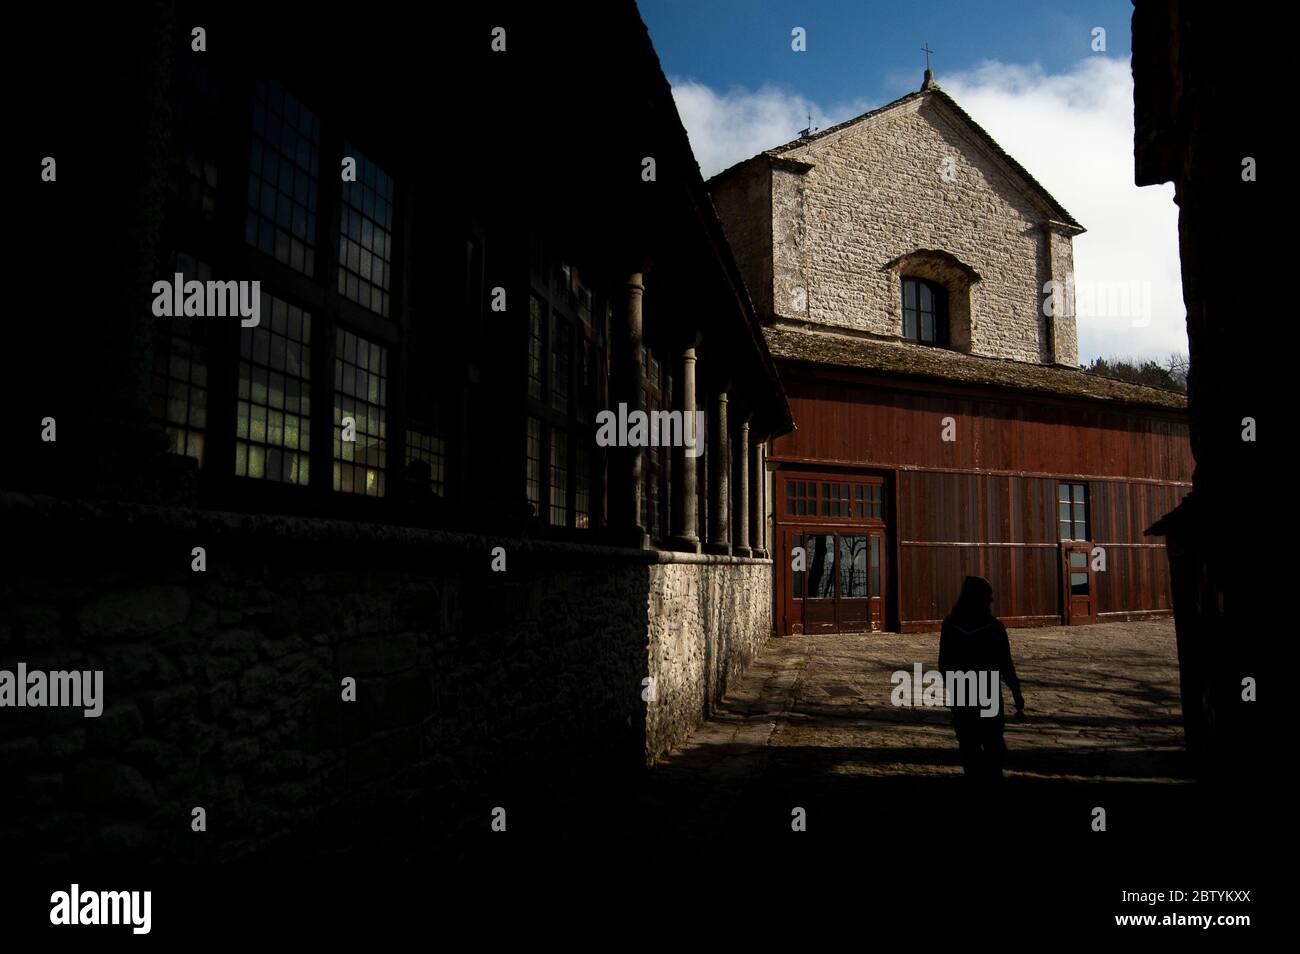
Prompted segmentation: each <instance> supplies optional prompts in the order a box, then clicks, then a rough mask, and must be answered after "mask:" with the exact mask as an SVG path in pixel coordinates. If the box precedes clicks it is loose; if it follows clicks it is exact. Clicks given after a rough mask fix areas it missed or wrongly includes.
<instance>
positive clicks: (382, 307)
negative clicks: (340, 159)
mask: <svg viewBox="0 0 1300 954" xmlns="http://www.w3.org/2000/svg"><path fill="white" fill-rule="evenodd" d="M343 151H344V155H347V156H351V157H352V158H353V159H355V160H356V161H357V180H356V181H355V182H344V183H343V204H342V207H341V208H340V211H339V277H338V290H339V294H341V295H343V296H345V297H346V298H348V299H350V300H352V301H354V302H356V303H357V304H358V305H360V306H361V307H363V308H369V309H370V310H371V311H373V312H376V313H377V314H380V315H383V316H384V317H385V318H387V317H388V316H389V309H390V306H391V296H390V295H389V292H390V290H391V289H392V282H393V268H392V262H393V180H392V178H391V177H390V176H388V175H387V174H385V173H384V171H383V170H382V169H380V168H379V167H378V166H377V165H375V164H374V163H373V162H371V161H370V160H369V159H367V158H366V157H365V156H364V155H362V154H361V153H360V152H358V151H357V150H356V149H354V148H353V147H352V146H351V145H350V144H347V143H345V144H344V146H343Z"/></svg>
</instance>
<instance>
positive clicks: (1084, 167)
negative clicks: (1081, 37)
mask: <svg viewBox="0 0 1300 954" xmlns="http://www.w3.org/2000/svg"><path fill="white" fill-rule="evenodd" d="M941 82H942V85H943V88H944V90H945V91H946V92H948V93H949V94H950V95H951V96H952V97H953V98H954V99H956V100H957V102H958V103H960V104H961V106H962V108H963V109H965V110H966V111H967V112H968V113H970V115H971V116H972V117H973V118H974V119H975V121H976V122H978V123H979V124H980V125H981V126H983V127H984V128H985V129H986V130H987V131H988V132H989V134H990V135H992V136H993V138H994V139H996V140H997V141H998V143H999V144H1000V145H1001V146H1002V147H1003V148H1004V149H1005V150H1006V151H1007V152H1008V153H1010V154H1011V155H1012V156H1014V157H1015V158H1016V160H1017V161H1018V162H1019V163H1020V164H1021V165H1022V166H1024V167H1025V168H1026V169H1027V170H1029V172H1030V173H1031V174H1032V175H1033V176H1034V177H1035V178H1036V179H1037V180H1038V181H1039V182H1041V183H1042V184H1043V186H1044V187H1045V188H1046V189H1047V190H1048V191H1049V192H1051V193H1052V195H1054V196H1055V197H1056V198H1057V200H1058V201H1059V202H1060V203H1061V204H1062V205H1064V206H1065V207H1066V208H1067V209H1069V210H1070V212H1071V213H1072V214H1073V215H1074V217H1075V218H1076V219H1078V220H1079V221H1080V222H1081V223H1083V225H1084V226H1085V227H1086V228H1087V229H1088V231H1087V232H1086V233H1084V234H1083V235H1080V236H1078V237H1077V238H1075V240H1074V271H1075V277H1076V280H1077V281H1078V282H1079V283H1080V284H1081V285H1088V284H1091V285H1093V286H1094V287H1095V286H1097V285H1102V284H1107V285H1111V286H1119V285H1126V286H1127V285H1129V284H1130V283H1133V282H1136V283H1138V287H1139V288H1141V289H1143V290H1144V291H1145V290H1147V289H1149V293H1150V303H1151V312H1150V320H1149V323H1145V324H1144V323H1142V322H1143V319H1141V318H1139V319H1137V320H1136V321H1135V319H1134V318H1132V317H1104V316H1097V315H1094V316H1083V315H1081V316H1080V317H1079V319H1078V325H1079V352H1080V358H1081V359H1082V360H1085V361H1086V360H1089V359H1091V358H1093V357H1096V356H1110V355H1120V356H1132V357H1143V358H1148V357H1149V358H1162V357H1164V356H1165V355H1167V354H1168V353H1170V352H1171V351H1181V352H1185V351H1186V350H1187V333H1186V326H1185V314H1186V312H1185V309H1184V307H1183V297H1182V282H1181V279H1180V275H1179V264H1178V210H1177V206H1175V205H1174V201H1173V187H1172V186H1170V185H1165V186H1154V187H1153V186H1148V187H1145V188H1141V189H1139V188H1138V187H1137V186H1135V185H1134V184H1133V82H1132V77H1131V75H1130V73H1129V66H1128V63H1127V62H1126V61H1122V60H1115V59H1110V58H1107V57H1101V56H1097V57H1091V58H1088V59H1084V60H1081V61H1079V62H1078V63H1077V64H1076V65H1075V66H1074V67H1072V68H1071V69H1069V70H1067V71H1066V72H1063V73H1056V74H1050V75H1049V74H1047V73H1045V72H1044V71H1043V70H1042V68H1041V67H1039V66H1038V65H1037V64H1034V65H1029V66H1025V65H1015V64H1005V63H1000V62H996V61H990V62H985V63H983V64H981V65H980V66H978V67H976V68H974V69H972V70H969V71H966V72H964V73H951V74H946V75H945V76H943V77H942V78H941ZM673 94H674V96H675V98H676V100H677V108H678V111H679V112H680V113H681V116H682V122H683V123H684V124H685V126H686V129H687V131H688V132H689V134H690V137H691V145H692V147H693V148H694V150H695V155H696V158H697V159H698V160H699V163H700V168H701V170H702V171H703V173H704V174H705V175H706V176H710V175H713V174H715V173H717V172H720V171H721V170H722V169H725V168H726V167H727V166H730V165H732V164H734V163H736V162H739V161H741V160H742V159H746V158H748V157H749V156H752V155H754V154H756V153H758V152H761V151H762V150H764V149H770V148H771V147H772V146H776V145H779V144H781V143H783V142H787V141H789V140H790V139H792V138H794V137H795V136H796V135H797V134H798V131H799V130H800V129H802V128H803V127H804V126H805V125H807V114H808V113H809V112H811V113H812V114H813V117H814V119H813V122H814V124H815V125H816V126H819V127H825V126H829V125H832V124H833V123H836V122H839V121H841V120H844V119H847V118H849V117H851V116H854V115H857V114H859V113H862V112H865V111H866V110H867V109H869V108H872V106H873V105H880V104H878V103H877V104H865V103H862V102H856V103H844V104H837V105H830V106H825V107H823V106H820V105H818V104H817V103H814V102H812V101H810V100H808V99H807V98H806V97H803V96H800V95H798V94H796V93H792V92H789V91H786V90H782V89H780V88H777V87H772V86H764V87H761V88H760V89H757V90H748V89H744V88H741V87H735V88H732V89H730V90H727V91H726V92H718V91H716V90H714V89H712V88H711V87H709V86H705V85H703V84H701V83H697V82H695V81H692V80H674V81H673Z"/></svg>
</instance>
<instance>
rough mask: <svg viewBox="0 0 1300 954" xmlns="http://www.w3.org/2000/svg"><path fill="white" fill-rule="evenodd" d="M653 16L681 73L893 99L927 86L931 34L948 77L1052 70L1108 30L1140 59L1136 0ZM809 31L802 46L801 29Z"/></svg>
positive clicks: (672, 9) (817, 0)
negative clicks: (1001, 68)
mask: <svg viewBox="0 0 1300 954" xmlns="http://www.w3.org/2000/svg"><path fill="white" fill-rule="evenodd" d="M638 7H639V9H640V10H641V16H642V19H644V20H645V22H646V26H647V27H649V29H650V36H651V38H652V39H653V40H654V44H655V49H656V50H657V51H658V53H659V59H660V62H662V63H663V67H664V72H665V73H667V74H668V75H669V76H683V77H690V78H692V79H695V80H697V81H699V82H702V83H706V84H708V85H710V86H713V87H723V88H725V87H728V86H732V85H742V86H761V85H763V84H764V83H772V84H779V85H784V86H788V87H791V88H793V89H796V90H798V91H799V92H801V93H803V94H804V95H805V96H807V97H809V98H810V99H813V100H815V101H819V102H836V101H841V100H856V99H863V98H865V99H869V100H872V101H874V102H878V103H886V102H889V101H890V100H892V99H897V98H898V97H899V96H902V95H903V94H904V93H908V92H911V90H912V89H915V88H916V87H918V86H920V85H921V75H922V72H923V71H924V69H925V56H924V54H923V53H922V52H921V46H922V44H928V45H929V47H930V49H932V50H934V51H935V52H934V55H933V57H932V62H933V65H934V70H935V74H936V77H938V78H939V80H940V82H942V78H943V75H944V74H945V73H958V72H961V71H964V70H968V69H971V68H973V67H975V66H976V65H978V64H979V63H980V62H982V61H984V60H999V61H1001V62H1004V63H1023V62H1030V61H1037V62H1039V63H1041V64H1042V65H1043V66H1044V67H1047V68H1048V69H1050V68H1051V67H1052V66H1053V65H1061V64H1068V63H1072V62H1074V61H1075V60H1076V59H1078V58H1079V57H1080V56H1083V55H1085V54H1088V53H1090V52H1091V49H1090V44H1091V42H1092V36H1091V33H1092V29H1093V27H1098V26H1100V27H1104V28H1105V29H1106V46H1107V55H1109V56H1112V57H1118V58H1120V59H1123V60H1127V59H1128V58H1129V53H1130V49H1129V42H1130V20H1131V18H1132V15H1133V5H1132V3H1131V2H1129V0H1106V2H1068V3H1066V2H1059V0H1058V2H1055V3H1026V2H1023V0H1022V2H1019V3H1011V2H980V0H965V2H962V0H956V2H953V0H947V2H931V3H913V2H902V3H898V2H894V3H873V2H863V0H839V2H835V0H802V2H799V3H792V2H766V0H640V2H639V3H638ZM796 26H801V27H803V28H804V29H805V30H806V31H807V35H808V52H807V54H806V55H803V56H792V55H791V52H792V51H791V49H790V31H791V30H792V29H793V28H794V27H796Z"/></svg>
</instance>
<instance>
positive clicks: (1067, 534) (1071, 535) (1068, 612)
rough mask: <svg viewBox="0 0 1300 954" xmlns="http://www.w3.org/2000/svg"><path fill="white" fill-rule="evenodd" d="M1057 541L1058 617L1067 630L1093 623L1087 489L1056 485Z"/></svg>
mask: <svg viewBox="0 0 1300 954" xmlns="http://www.w3.org/2000/svg"><path fill="white" fill-rule="evenodd" d="M1056 503H1057V509H1058V513H1057V524H1058V527H1059V529H1060V537H1061V616H1062V618H1063V621H1064V622H1065V624H1066V625H1067V626H1078V625H1081V624H1084V623H1095V622H1097V586H1096V582H1097V581H1096V578H1095V576H1094V574H1093V569H1092V543H1091V541H1090V540H1089V539H1088V485H1087V484H1085V483H1074V482H1068V481H1062V482H1060V483H1059V484H1058V485H1057V495H1056Z"/></svg>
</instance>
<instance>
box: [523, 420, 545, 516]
mask: <svg viewBox="0 0 1300 954" xmlns="http://www.w3.org/2000/svg"><path fill="white" fill-rule="evenodd" d="M524 453H525V465H526V466H525V476H524V480H525V487H526V488H527V492H528V502H529V503H530V504H532V507H533V513H534V514H540V513H541V510H542V422H541V421H540V420H539V419H538V418H535V417H530V418H529V419H528V437H527V441H526V446H525V448H524Z"/></svg>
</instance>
